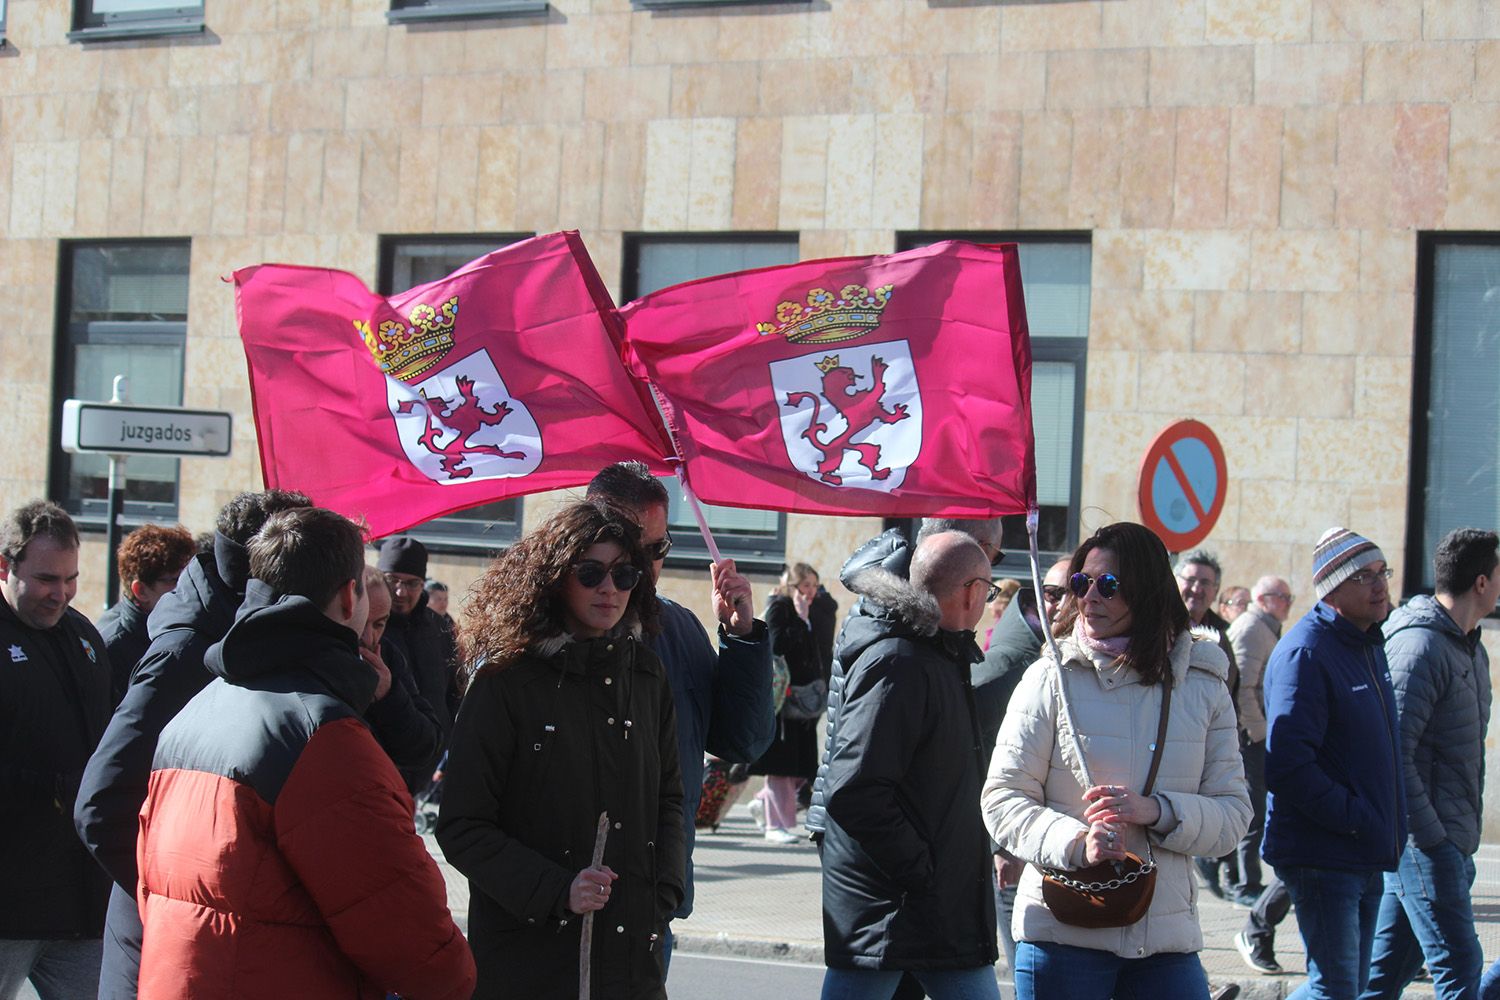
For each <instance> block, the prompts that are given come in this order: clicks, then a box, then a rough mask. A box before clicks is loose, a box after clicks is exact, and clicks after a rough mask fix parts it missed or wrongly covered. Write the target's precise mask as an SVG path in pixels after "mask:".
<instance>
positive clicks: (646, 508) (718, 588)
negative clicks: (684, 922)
mask: <svg viewBox="0 0 1500 1000" xmlns="http://www.w3.org/2000/svg"><path fill="white" fill-rule="evenodd" d="M587 497H588V499H589V500H593V501H595V502H599V503H607V504H609V505H610V506H611V507H614V508H616V509H617V510H619V511H620V512H622V513H623V514H625V515H626V516H627V517H629V518H630V519H631V520H633V521H634V522H635V523H636V524H638V525H640V527H641V542H642V544H643V545H644V546H645V548H646V550H647V554H648V555H649V556H650V557H651V578H652V580H658V579H660V577H661V570H662V564H663V562H664V561H665V560H666V558H667V553H668V552H670V551H671V550H672V536H671V535H670V534H669V533H668V531H667V490H666V487H664V486H662V484H661V483H660V481H658V480H657V478H656V477H655V476H653V475H652V474H651V470H650V469H648V468H647V467H646V466H645V465H644V464H642V463H641V462H616V463H615V464H614V465H610V466H607V467H606V468H604V469H603V470H602V471H600V472H599V474H598V475H596V476H595V477H594V478H593V480H592V481H591V482H590V483H589V485H588V491H587ZM709 575H710V580H711V581H712V586H713V607H714V613H715V614H716V615H717V617H718V619H719V635H718V648H717V649H715V647H714V646H713V645H711V644H710V643H709V638H708V634H707V633H706V632H705V631H704V630H703V626H702V625H701V624H700V623H699V621H698V618H697V616H696V615H694V614H693V613H692V612H691V611H689V610H688V609H687V608H685V607H683V606H682V605H680V604H678V603H676V602H675V601H672V600H669V599H667V598H665V597H661V596H660V593H658V595H657V599H658V600H659V601H660V602H661V634H660V635H658V636H657V637H656V639H655V640H653V642H652V644H651V648H652V651H653V652H655V653H656V655H657V656H658V657H659V658H660V659H661V662H662V664H663V665H664V666H665V667H666V668H667V677H668V678H669V680H670V681H671V685H672V701H673V703H674V705H675V707H676V709H677V749H678V754H679V758H680V763H681V766H682V819H683V825H684V827H685V828H686V833H687V842H686V843H687V886H686V891H685V893H684V895H683V901H682V905H681V906H680V907H678V908H677V912H676V913H675V914H673V916H674V917H686V916H687V915H688V914H690V913H692V912H693V841H694V827H693V821H694V819H695V818H696V817H697V815H698V801H699V799H700V798H701V797H702V795H703V754H704V751H705V750H706V751H707V752H708V753H711V754H713V755H714V756H715V757H719V758H721V759H723V760H727V761H729V762H731V763H736V764H749V763H751V762H753V761H755V760H758V759H759V758H760V755H761V754H762V753H764V752H765V750H766V747H768V746H770V745H771V740H772V739H773V738H774V737H775V735H776V713H775V712H774V711H773V710H772V707H771V643H770V641H769V639H768V638H767V633H766V624H765V622H762V621H759V620H757V619H756V618H755V612H754V605H753V603H752V599H751V594H750V581H748V580H746V579H745V578H744V576H742V575H741V574H740V572H739V571H738V570H737V569H736V568H735V565H734V560H733V559H725V560H722V561H720V562H717V563H714V564H713V565H712V566H710V568H709ZM616 585H617V586H618V582H617V584H616ZM671 949H672V935H671V932H670V926H669V929H668V934H667V943H666V948H665V949H664V950H665V954H666V959H667V960H668V961H670V960H671V956H672V951H671Z"/></svg>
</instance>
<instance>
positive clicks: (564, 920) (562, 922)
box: [558, 917, 568, 927]
mask: <svg viewBox="0 0 1500 1000" xmlns="http://www.w3.org/2000/svg"><path fill="white" fill-rule="evenodd" d="M558 923H560V924H562V926H564V927H566V926H568V919H567V918H566V917H564V918H563V919H562V920H559V921H558Z"/></svg>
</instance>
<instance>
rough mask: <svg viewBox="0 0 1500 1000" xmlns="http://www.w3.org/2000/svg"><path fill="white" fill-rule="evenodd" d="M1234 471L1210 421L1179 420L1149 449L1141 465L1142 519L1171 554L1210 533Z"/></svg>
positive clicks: (1191, 544) (1160, 435) (1161, 434)
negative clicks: (1230, 472)
mask: <svg viewBox="0 0 1500 1000" xmlns="http://www.w3.org/2000/svg"><path fill="white" fill-rule="evenodd" d="M1228 485H1229V472H1228V469H1227V467H1226V466H1225V464H1224V449H1223V447H1222V446H1221V445H1220V444H1219V439H1218V438H1217V437H1216V436H1215V435H1214V432H1213V431H1211V430H1209V429H1208V427H1207V425H1205V424H1202V423H1199V422H1198V421H1196V420H1179V421H1177V422H1176V423H1174V424H1171V425H1170V426H1168V427H1167V429H1166V430H1164V431H1162V432H1161V433H1160V434H1158V435H1157V436H1156V440H1155V441H1152V442H1151V447H1150V448H1147V449H1146V460H1145V461H1144V462H1142V463H1141V486H1140V505H1141V520H1142V522H1143V523H1144V524H1145V525H1146V527H1148V528H1150V529H1151V530H1152V531H1154V532H1156V534H1157V535H1158V536H1159V537H1160V538H1161V540H1162V541H1163V542H1164V543H1165V544H1166V546H1167V550H1168V551H1170V552H1182V551H1185V550H1187V549H1190V548H1192V547H1193V546H1195V545H1197V544H1198V543H1199V542H1201V541H1203V539H1205V538H1207V537H1208V533H1209V532H1210V531H1212V530H1213V527H1214V522H1216V521H1217V520H1218V519H1219V514H1220V512H1221V511H1223V509H1224V494H1225V492H1226V491H1227V489H1228Z"/></svg>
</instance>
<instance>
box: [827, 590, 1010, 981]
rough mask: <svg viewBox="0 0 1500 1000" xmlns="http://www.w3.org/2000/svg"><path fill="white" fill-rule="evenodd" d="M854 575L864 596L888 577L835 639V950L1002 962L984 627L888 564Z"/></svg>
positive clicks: (831, 812)
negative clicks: (979, 675)
mask: <svg viewBox="0 0 1500 1000" xmlns="http://www.w3.org/2000/svg"><path fill="white" fill-rule="evenodd" d="M851 583H852V586H851V587H850V589H851V590H854V591H855V592H856V593H863V594H866V595H867V596H866V598H865V599H866V600H869V596H868V595H869V594H870V593H872V592H873V589H874V587H875V585H877V584H878V585H879V587H880V599H879V607H880V610H879V611H878V612H876V611H874V609H873V607H872V608H871V610H870V613H869V614H866V615H862V616H859V617H851V618H850V620H849V622H848V623H847V624H846V625H845V626H844V630H843V634H842V635H841V636H840V640H839V647H838V651H837V656H838V660H839V662H840V663H845V664H849V666H848V669H847V673H846V675H845V677H844V700H843V707H842V708H841V710H840V716H839V726H838V737H837V739H836V741H835V743H834V747H833V753H832V755H831V757H830V758H829V762H828V769H827V772H826V774H825V778H826V781H825V785H824V795H825V802H826V805H827V826H826V830H825V833H824V838H823V844H822V862H823V947H824V958H825V961H826V962H827V964H828V966H829V967H830V968H841V969H903V970H912V971H917V970H924V969H932V970H952V969H972V968H979V967H983V966H986V965H990V964H993V963H994V962H995V960H996V959H997V958H998V957H999V952H998V950H997V948H996V940H995V900H994V889H993V886H992V883H991V876H990V871H991V863H992V862H991V852H990V847H991V844H990V838H989V834H988V833H986V831H985V828H984V822H983V820H982V818H981V815H980V810H979V794H980V791H981V788H982V786H983V783H984V775H985V766H986V761H985V760H984V758H983V753H982V750H981V748H980V745H979V744H980V734H979V725H978V718H977V713H976V710H975V707H974V691H973V688H972V687H971V686H970V682H969V671H970V667H971V665H972V664H974V663H976V662H978V661H979V659H980V658H981V654H980V651H979V647H978V646H977V645H976V644H975V642H974V633H973V632H968V631H963V632H952V631H944V630H940V629H938V620H939V618H940V614H939V612H938V608H937V604H936V602H935V601H933V600H932V598H931V597H930V596H928V595H925V594H921V593H920V592H918V591H916V590H915V588H913V587H911V585H910V584H909V583H907V582H906V581H905V580H904V579H900V578H898V577H895V576H894V575H893V574H891V573H889V572H887V571H885V570H882V569H880V568H875V569H868V570H865V571H864V572H862V573H859V574H856V575H855V576H854V578H853V580H852V581H851ZM903 592H904V595H905V596H900V595H901V594H902V593H903ZM872 603H873V602H872Z"/></svg>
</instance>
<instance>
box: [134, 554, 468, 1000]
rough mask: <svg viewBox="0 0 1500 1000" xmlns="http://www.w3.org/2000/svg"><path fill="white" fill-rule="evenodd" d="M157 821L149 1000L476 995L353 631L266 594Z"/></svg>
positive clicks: (227, 664)
mask: <svg viewBox="0 0 1500 1000" xmlns="http://www.w3.org/2000/svg"><path fill="white" fill-rule="evenodd" d="M205 663H206V665H207V666H208V667H209V668H210V669H211V670H212V671H214V672H215V673H216V674H218V675H219V676H218V679H216V680H214V681H213V682H212V683H210V684H209V685H208V686H207V687H206V688H204V689H203V691H202V692H200V693H199V694H198V695H197V696H196V697H194V698H193V700H192V701H191V702H189V703H188V705H187V707H186V708H184V709H183V710H182V712H181V713H179V714H178V716H177V717H176V718H175V719H173V720H172V722H171V723H170V724H168V725H167V727H166V728H165V729H164V730H163V731H162V735H161V740H160V742H159V743H158V745H157V750H156V758H155V762H154V764H153V767H152V773H151V786H150V793H149V794H148V796H147V798H146V803H145V805H144V806H143V807H142V809H141V836H140V840H139V845H138V860H139V863H140V886H139V894H138V895H139V902H140V908H141V918H142V921H143V923H144V925H145V947H144V949H143V950H142V954H141V975H140V997H141V1000H154V998H161V997H183V998H187V997H191V998H194V1000H204V998H210V1000H218V998H230V997H268V996H288V997H289V996H308V997H313V996H316V997H350V998H354V997H359V998H364V997H369V998H376V1000H379V998H383V997H384V996H385V995H386V993H387V992H398V993H400V994H401V995H402V996H404V997H408V998H411V1000H424V998H428V997H433V998H460V997H468V996H469V994H470V993H471V992H472V990H473V988H474V961H473V958H472V956H471V955H470V953H469V948H468V944H467V942H465V941H464V938H463V935H462V934H461V933H460V932H459V930H458V928H457V927H456V926H455V925H454V923H453V919H452V916H451V915H450V914H449V912H448V907H447V901H446V892H445V889H444V884H443V879H442V876H441V874H440V873H439V872H438V869H437V865H436V864H435V863H434V862H433V860H432V858H431V856H429V855H428V853H427V851H426V849H425V848H424V846H423V844H422V841H421V840H420V839H419V838H418V837H417V835H416V832H415V830H414V829H413V825H412V801H411V798H410V796H409V795H408V794H407V792H406V788H405V786H404V784H403V783H402V781H401V778H400V776H399V775H398V774H397V773H396V769H395V767H394V766H393V765H392V764H391V762H390V759H389V758H388V757H387V756H386V755H385V753H384V752H383V751H382V750H381V749H380V747H379V746H378V745H377V744H376V742H375V739H374V737H373V736H371V734H370V731H369V728H368V727H367V726H366V725H365V723H364V722H363V720H361V719H360V717H359V713H360V711H361V710H362V709H363V708H364V707H365V705H366V704H368V702H369V701H370V699H371V697H372V696H373V694H374V687H375V677H374V674H373V672H372V671H371V670H370V669H369V668H368V667H367V666H365V664H364V663H363V662H362V661H361V660H360V659H359V656H358V653H357V646H356V638H355V635H354V633H353V632H351V631H350V630H349V629H347V628H344V627H343V626H341V625H338V624H337V623H336V622H334V621H332V620H331V619H329V618H328V617H326V616H325V615H324V614H323V613H322V612H321V611H320V610H319V609H318V608H317V607H315V606H314V605H313V604H312V603H311V602H310V601H308V600H306V599H305V598H301V597H280V598H278V597H277V596H276V595H275V594H274V593H272V592H271V591H270V589H269V588H267V587H266V586H265V585H264V584H262V583H260V582H259V581H256V580H252V581H250V584H249V587H248V589H247V592H246V596H245V603H244V605H243V606H242V607H241V608H240V611H239V614H238V615H237V616H236V620H235V624H234V626H233V627H232V628H231V629H230V630H229V633H228V635H226V636H225V638H224V640H223V641H222V642H221V643H219V644H218V645H216V646H214V647H212V648H210V650H209V651H208V655H207V657H206V658H205Z"/></svg>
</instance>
